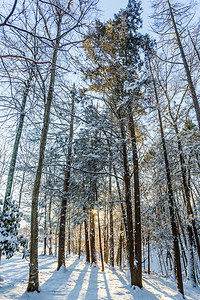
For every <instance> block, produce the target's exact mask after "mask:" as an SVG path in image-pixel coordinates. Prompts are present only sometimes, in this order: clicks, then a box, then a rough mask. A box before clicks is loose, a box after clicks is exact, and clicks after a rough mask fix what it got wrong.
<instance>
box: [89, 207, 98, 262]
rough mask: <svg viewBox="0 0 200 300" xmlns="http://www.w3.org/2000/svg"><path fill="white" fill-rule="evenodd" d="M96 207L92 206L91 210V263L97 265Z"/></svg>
mask: <svg viewBox="0 0 200 300" xmlns="http://www.w3.org/2000/svg"><path fill="white" fill-rule="evenodd" d="M93 208H94V207H93V206H91V212H90V251H91V254H90V258H91V264H92V265H94V266H96V262H97V259H96V249H95V211H94V209H93Z"/></svg>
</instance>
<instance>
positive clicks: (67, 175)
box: [57, 86, 75, 270]
mask: <svg viewBox="0 0 200 300" xmlns="http://www.w3.org/2000/svg"><path fill="white" fill-rule="evenodd" d="M74 96H75V86H74V87H73V91H72V104H71V105H72V106H71V120H70V130H69V143H68V153H67V161H66V170H65V180H64V186H63V197H62V204H61V213H60V231H59V244H58V266H57V270H59V269H60V268H61V266H62V265H64V266H65V226H66V209H67V194H68V190H69V180H70V171H71V156H72V141H73V132H74V129H73V127H74Z"/></svg>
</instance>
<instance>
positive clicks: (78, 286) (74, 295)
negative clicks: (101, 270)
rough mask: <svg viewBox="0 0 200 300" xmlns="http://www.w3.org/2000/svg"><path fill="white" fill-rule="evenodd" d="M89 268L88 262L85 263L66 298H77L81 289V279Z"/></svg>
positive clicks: (70, 299)
mask: <svg viewBox="0 0 200 300" xmlns="http://www.w3.org/2000/svg"><path fill="white" fill-rule="evenodd" d="M88 269H89V264H86V265H85V267H84V268H83V270H82V271H81V273H80V275H79V276H78V279H77V282H76V285H75V286H74V288H73V290H72V291H71V292H70V293H69V295H68V296H67V299H69V300H72V299H78V296H79V293H80V291H81V288H82V285H83V281H84V278H85V275H86V273H87V271H88Z"/></svg>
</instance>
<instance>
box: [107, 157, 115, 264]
mask: <svg viewBox="0 0 200 300" xmlns="http://www.w3.org/2000/svg"><path fill="white" fill-rule="evenodd" d="M109 173H111V161H110V166H109ZM111 183H112V181H111V176H110V177H109V188H108V189H109V207H110V211H109V212H110V265H111V267H113V268H114V265H115V262H114V261H115V258H114V230H113V200H112V185H111Z"/></svg>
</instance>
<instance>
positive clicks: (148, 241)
mask: <svg viewBox="0 0 200 300" xmlns="http://www.w3.org/2000/svg"><path fill="white" fill-rule="evenodd" d="M147 252H148V254H147V257H148V260H147V261H148V269H147V270H148V271H147V272H148V274H150V273H151V268H150V261H151V257H150V238H149V233H148V236H147Z"/></svg>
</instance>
